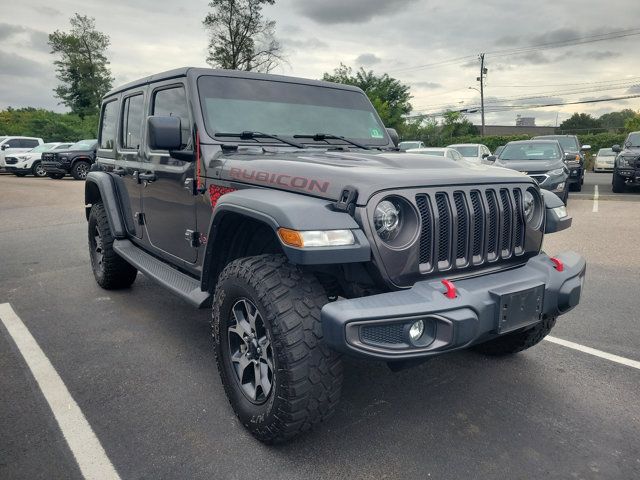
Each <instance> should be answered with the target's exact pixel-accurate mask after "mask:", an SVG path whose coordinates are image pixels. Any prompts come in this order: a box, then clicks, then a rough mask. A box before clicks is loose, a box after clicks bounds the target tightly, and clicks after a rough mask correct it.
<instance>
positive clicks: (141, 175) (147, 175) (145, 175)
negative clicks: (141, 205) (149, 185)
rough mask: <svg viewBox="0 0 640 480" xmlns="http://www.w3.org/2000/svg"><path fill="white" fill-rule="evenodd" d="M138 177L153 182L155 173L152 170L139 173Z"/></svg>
mask: <svg viewBox="0 0 640 480" xmlns="http://www.w3.org/2000/svg"><path fill="white" fill-rule="evenodd" d="M138 178H139V179H140V181H143V182H153V181H154V180H155V179H156V174H155V173H153V172H147V173H139V174H138Z"/></svg>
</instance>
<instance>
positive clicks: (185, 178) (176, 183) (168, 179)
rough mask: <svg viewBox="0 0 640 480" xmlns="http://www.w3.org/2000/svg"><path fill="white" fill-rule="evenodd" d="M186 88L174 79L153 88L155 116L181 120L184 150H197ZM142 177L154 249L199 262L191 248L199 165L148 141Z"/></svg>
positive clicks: (149, 229) (146, 221) (146, 226)
mask: <svg viewBox="0 0 640 480" xmlns="http://www.w3.org/2000/svg"><path fill="white" fill-rule="evenodd" d="M187 98H188V97H187V92H186V85H185V83H184V82H182V81H175V80H170V81H167V82H162V83H159V84H156V85H154V86H153V87H151V88H150V96H149V100H150V101H149V104H150V109H149V112H150V114H151V115H158V116H172V117H179V118H180V122H181V130H182V147H181V148H182V150H193V148H194V147H193V141H194V140H193V133H192V132H193V129H192V127H191V126H192V125H193V119H192V116H191V111H190V110H191V109H190V107H189V102H188V100H187ZM142 160H143V162H142V164H141V170H140V174H139V178H140V179H141V182H142V206H143V209H144V216H145V229H146V233H147V235H148V238H147V241H148V242H149V243H150V245H151V246H152V247H153V248H156V249H158V250H160V251H162V252H163V253H167V254H169V255H171V256H174V257H177V258H179V259H182V260H184V261H186V262H188V263H195V262H196V260H197V255H198V251H197V248H194V247H192V246H191V238H192V237H191V235H192V234H194V233H195V232H196V203H195V198H196V197H195V196H194V194H193V183H192V182H193V179H195V178H196V177H195V174H196V172H195V162H194V161H188V160H181V159H178V158H175V157H173V156H171V155H170V154H169V152H168V151H152V150H149V148H148V145H146V142H145V148H144V152H143V158H142Z"/></svg>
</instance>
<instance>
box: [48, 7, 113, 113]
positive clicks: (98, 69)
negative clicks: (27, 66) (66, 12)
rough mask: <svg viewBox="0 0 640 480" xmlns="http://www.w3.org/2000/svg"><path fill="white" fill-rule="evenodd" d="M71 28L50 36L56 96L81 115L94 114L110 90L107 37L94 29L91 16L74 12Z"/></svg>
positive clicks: (111, 80) (108, 41)
mask: <svg viewBox="0 0 640 480" xmlns="http://www.w3.org/2000/svg"><path fill="white" fill-rule="evenodd" d="M70 23H71V31H70V32H61V31H59V30H56V31H55V32H53V33H52V34H50V35H49V45H50V46H51V53H52V54H54V55H57V56H58V60H56V61H55V62H54V65H55V66H56V77H57V78H58V80H59V81H60V85H58V86H57V87H56V88H55V89H54V92H55V95H56V97H58V98H59V99H60V100H62V102H61V103H62V104H64V105H66V106H67V107H69V108H70V109H71V111H72V112H73V113H76V114H78V115H79V116H80V117H81V118H84V117H85V116H88V115H93V114H95V113H97V112H98V111H99V109H100V102H101V101H102V97H103V96H104V95H105V93H107V92H108V91H109V90H110V89H111V85H112V82H113V77H112V76H111V71H110V70H109V61H108V60H107V57H106V51H107V48H108V47H109V43H110V40H109V37H108V36H107V35H105V34H104V33H102V32H99V31H97V30H96V22H95V19H94V18H91V17H87V16H86V15H80V14H78V13H76V14H75V15H74V16H73V17H71V19H70Z"/></svg>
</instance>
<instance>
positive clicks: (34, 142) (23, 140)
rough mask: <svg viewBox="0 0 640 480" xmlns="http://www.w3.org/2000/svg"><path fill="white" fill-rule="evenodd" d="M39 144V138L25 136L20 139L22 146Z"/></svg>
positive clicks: (34, 146) (30, 146)
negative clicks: (33, 138)
mask: <svg viewBox="0 0 640 480" xmlns="http://www.w3.org/2000/svg"><path fill="white" fill-rule="evenodd" d="M38 145H40V142H38V141H37V140H32V139H27V138H23V139H22V140H20V146H21V147H22V148H36V147H37V146H38Z"/></svg>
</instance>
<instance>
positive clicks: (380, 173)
mask: <svg viewBox="0 0 640 480" xmlns="http://www.w3.org/2000/svg"><path fill="white" fill-rule="evenodd" d="M218 160H219V161H220V163H219V164H221V165H222V172H221V175H220V176H221V177H222V178H223V179H225V180H229V181H233V182H239V183H245V184H251V185H259V186H265V187H269V188H277V189H281V190H288V191H294V192H300V193H305V194H307V195H313V196H316V197H321V198H326V199H330V200H338V199H339V198H340V195H341V193H342V191H343V190H344V188H345V187H347V186H353V187H355V188H356V189H357V190H358V205H365V204H366V203H367V201H368V200H369V198H370V197H371V196H372V195H373V194H375V193H376V192H379V191H382V190H397V189H400V188H413V187H422V186H437V185H443V186H444V185H469V184H491V183H513V182H530V181H531V180H530V179H529V178H528V177H527V176H525V175H522V174H521V173H518V172H514V171H513V170H507V169H504V168H496V167H493V166H488V165H480V164H477V163H476V164H474V163H471V162H466V161H464V162H455V161H453V160H450V159H445V158H442V157H434V156H429V155H421V154H416V153H403V152H360V151H359V152H349V151H325V150H302V151H294V152H283V151H276V152H273V153H265V152H260V153H259V154H254V153H245V152H242V151H241V152H237V153H231V154H229V153H227V154H224V155H222V156H221V157H219V158H218Z"/></svg>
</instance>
